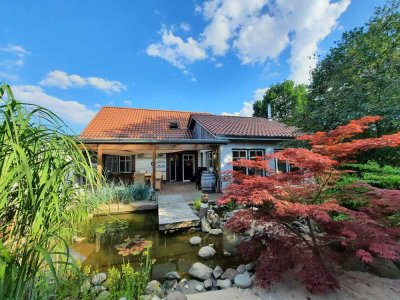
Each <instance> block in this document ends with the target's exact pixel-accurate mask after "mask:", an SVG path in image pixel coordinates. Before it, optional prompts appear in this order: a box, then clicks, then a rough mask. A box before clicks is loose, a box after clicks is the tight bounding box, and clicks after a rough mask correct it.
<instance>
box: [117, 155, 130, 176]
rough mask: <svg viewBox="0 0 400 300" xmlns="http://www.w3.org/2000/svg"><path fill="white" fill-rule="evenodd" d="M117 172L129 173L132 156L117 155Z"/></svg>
mask: <svg viewBox="0 0 400 300" xmlns="http://www.w3.org/2000/svg"><path fill="white" fill-rule="evenodd" d="M119 172H120V173H131V172H132V156H120V157H119Z"/></svg>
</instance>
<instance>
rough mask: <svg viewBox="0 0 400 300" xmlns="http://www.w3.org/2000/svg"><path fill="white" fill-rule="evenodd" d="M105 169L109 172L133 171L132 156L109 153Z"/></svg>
mask: <svg viewBox="0 0 400 300" xmlns="http://www.w3.org/2000/svg"><path fill="white" fill-rule="evenodd" d="M105 171H106V172H107V173H131V172H132V156H118V155H107V156H106V164H105Z"/></svg>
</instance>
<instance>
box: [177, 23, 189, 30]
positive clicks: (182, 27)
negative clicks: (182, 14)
mask: <svg viewBox="0 0 400 300" xmlns="http://www.w3.org/2000/svg"><path fill="white" fill-rule="evenodd" d="M179 27H180V28H181V29H182V30H183V31H190V30H191V29H192V27H191V26H190V24H189V23H186V22H183V23H181V25H180V26H179Z"/></svg>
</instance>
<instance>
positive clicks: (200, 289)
mask: <svg viewBox="0 0 400 300" xmlns="http://www.w3.org/2000/svg"><path fill="white" fill-rule="evenodd" d="M203 290H204V285H203V284H198V285H196V291H198V292H201V291H203Z"/></svg>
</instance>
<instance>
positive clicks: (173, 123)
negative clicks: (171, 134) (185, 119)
mask: <svg viewBox="0 0 400 300" xmlns="http://www.w3.org/2000/svg"><path fill="white" fill-rule="evenodd" d="M169 128H171V129H179V123H178V122H176V121H173V122H169Z"/></svg>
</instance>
